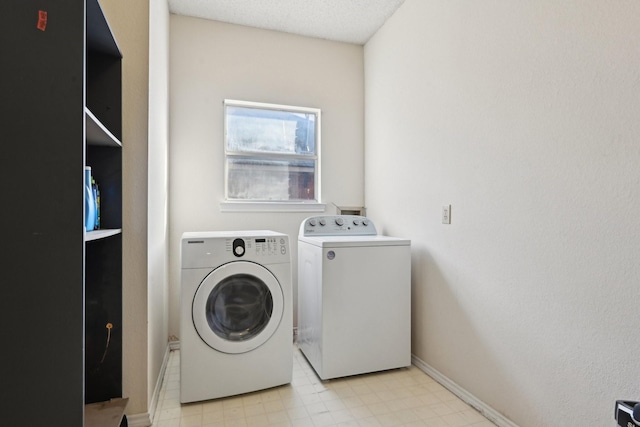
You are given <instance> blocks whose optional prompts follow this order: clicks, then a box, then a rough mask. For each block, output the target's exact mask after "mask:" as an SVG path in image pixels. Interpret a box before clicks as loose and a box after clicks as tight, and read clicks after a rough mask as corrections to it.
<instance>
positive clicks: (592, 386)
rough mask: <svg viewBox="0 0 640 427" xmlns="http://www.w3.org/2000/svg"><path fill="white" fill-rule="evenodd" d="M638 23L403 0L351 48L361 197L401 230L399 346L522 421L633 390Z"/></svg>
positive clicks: (500, 5) (558, 417) (582, 417)
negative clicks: (361, 156)
mask: <svg viewBox="0 0 640 427" xmlns="http://www.w3.org/2000/svg"><path fill="white" fill-rule="evenodd" d="M638 22H640V2H638V1H636V0H616V1H613V0H588V1H575V0H574V1H564V2H558V1H552V0H527V1H518V2H504V1H503V2H499V1H493V0H491V1H482V2H472V1H462V0H453V1H451V0H447V1H445V0H434V1H424V0H406V2H405V3H404V5H403V6H402V7H401V8H400V10H399V11H398V12H397V13H396V14H395V15H394V16H393V17H392V18H391V19H390V20H389V21H387V23H386V25H385V26H384V27H383V28H382V30H381V31H379V32H378V33H377V34H376V36H374V38H373V39H372V40H371V41H370V42H369V43H368V44H367V45H366V47H365V82H366V84H365V94H366V102H365V111H366V117H365V123H366V126H365V134H366V144H365V147H366V149H365V153H366V160H365V171H366V173H365V181H366V193H365V199H366V203H367V206H368V213H369V215H370V216H371V217H372V218H373V220H374V221H376V224H377V225H378V226H380V228H382V229H383V230H384V231H385V232H387V233H389V234H394V235H400V236H407V237H410V238H411V239H412V249H413V272H412V286H413V352H414V354H415V355H416V356H417V357H418V358H419V359H421V360H422V361H423V362H425V363H426V365H428V366H430V367H432V368H433V369H435V370H437V371H438V372H439V373H441V374H443V375H444V376H445V377H446V378H448V379H449V380H450V381H452V383H454V384H457V385H458V386H460V387H461V389H464V390H466V391H467V392H469V393H470V394H471V395H472V396H475V397H476V398H477V399H479V400H480V401H482V402H484V403H485V404H487V405H488V406H490V407H492V408H494V409H495V410H496V411H497V412H498V413H501V414H503V415H504V416H505V417H506V418H508V419H510V420H512V421H513V422H515V423H516V424H517V425H519V426H521V427H544V426H554V427H557V426H568V425H572V426H573V425H585V426H586V425H594V426H595V425H613V424H614V423H615V422H614V420H613V408H614V401H615V399H619V398H634V399H636V400H637V399H638V397H639V396H638V378H640V365H639V364H638V356H637V354H638V351H637V349H638V347H637V342H638V341H639V338H640V329H638V308H637V298H638V278H639V277H640V263H638V260H639V259H640V244H639V242H638V236H640V221H639V220H638V218H639V217H640V148H639V147H640V144H639V141H640V120H638V118H639V117H640V55H639V53H638V52H639V51H638V48H639V46H640V26H638ZM447 204H451V205H452V215H451V218H452V223H451V225H443V224H442V223H441V217H440V215H441V207H442V205H447ZM503 425H506V424H503Z"/></svg>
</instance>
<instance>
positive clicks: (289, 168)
mask: <svg viewBox="0 0 640 427" xmlns="http://www.w3.org/2000/svg"><path fill="white" fill-rule="evenodd" d="M224 111H225V186H226V190H225V191H226V193H225V198H226V200H227V201H232V202H233V201H251V202H316V203H317V202H319V201H320V183H319V169H320V168H319V163H320V157H319V155H318V153H319V152H320V150H319V148H320V110H319V109H315V108H303V107H290V106H285V105H273V104H260V103H255V102H244V101H231V100H225V102H224Z"/></svg>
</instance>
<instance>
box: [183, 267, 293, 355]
mask: <svg viewBox="0 0 640 427" xmlns="http://www.w3.org/2000/svg"><path fill="white" fill-rule="evenodd" d="M283 301H284V300H283V295H282V290H281V288H280V284H279V283H278V281H277V279H276V278H275V277H274V276H273V274H271V272H270V271H269V270H267V269H266V268H264V267H262V266H260V265H258V264H255V263H251V262H244V261H240V262H232V263H229V264H225V265H223V266H221V267H219V268H217V269H216V270H214V271H213V272H211V273H210V274H209V275H208V276H207V277H206V278H205V279H204V280H203V281H202V283H201V284H200V286H199V287H198V290H197V291H196V294H195V297H194V300H193V313H192V314H193V323H194V325H195V327H196V330H197V331H198V334H199V335H200V337H201V338H202V340H203V341H204V342H205V343H207V345H209V346H210V347H212V348H214V349H216V350H218V351H221V352H224V353H244V352H247V351H251V350H253V349H254V348H256V347H258V346H260V345H262V344H263V343H265V342H266V341H267V340H268V339H269V338H270V337H271V336H272V335H273V333H274V332H275V331H276V329H277V327H278V325H279V324H280V320H281V319H282V313H283V305H284V302H283Z"/></svg>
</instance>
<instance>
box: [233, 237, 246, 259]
mask: <svg viewBox="0 0 640 427" xmlns="http://www.w3.org/2000/svg"><path fill="white" fill-rule="evenodd" d="M244 252H245V247H244V240H242V239H235V240H234V241H233V254H234V255H235V256H237V257H241V256H242V255H244Z"/></svg>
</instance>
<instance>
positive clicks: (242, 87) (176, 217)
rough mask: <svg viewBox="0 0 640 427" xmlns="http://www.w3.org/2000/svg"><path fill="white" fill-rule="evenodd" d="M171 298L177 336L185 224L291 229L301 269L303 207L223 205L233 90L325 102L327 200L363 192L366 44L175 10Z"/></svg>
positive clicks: (245, 96) (290, 101) (354, 199)
mask: <svg viewBox="0 0 640 427" xmlns="http://www.w3.org/2000/svg"><path fill="white" fill-rule="evenodd" d="M170 38H171V45H170V51H171V53H170V99H171V102H170V117H171V119H170V147H169V151H170V157H169V158H170V161H169V171H170V172H169V174H170V185H169V188H170V190H169V194H170V201H169V206H170V213H169V220H170V240H169V241H170V295H169V301H170V307H169V313H170V315H169V319H170V323H169V332H170V333H171V334H173V335H176V336H178V335H179V300H180V293H179V289H180V286H179V273H180V263H179V260H180V258H179V254H180V252H179V249H180V237H181V235H182V233H183V232H185V231H203V230H250V229H271V230H275V231H280V232H283V233H286V234H288V235H289V236H290V241H291V254H292V256H293V262H292V264H293V270H294V301H295V300H296V299H295V295H296V293H295V290H296V286H295V277H296V274H295V273H296V269H297V257H296V255H297V236H298V228H299V226H300V223H301V222H302V220H303V219H304V218H305V217H306V216H308V215H311V214H309V213H304V212H278V213H272V212H271V213H269V212H252V213H232V212H224V213H223V212H221V211H220V202H221V201H223V199H224V172H223V171H224V160H223V109H222V102H223V100H224V99H225V98H228V99H237V100H244V101H257V102H268V103H275V104H284V105H296V106H304V107H315V108H320V109H322V152H321V155H322V171H321V174H322V202H324V203H326V204H327V211H328V212H330V213H334V212H335V208H334V206H333V205H332V203H336V204H338V205H341V206H344V205H347V206H352V205H354V206H361V205H362V204H363V201H364V200H363V199H364V183H363V179H364V170H363V164H364V160H363V144H364V134H363V129H364V123H363V118H364V111H363V106H364V93H363V90H364V83H363V75H364V69H363V47H362V46H357V45H352V44H345V43H336V42H330V41H325V40H319V39H313V38H308V37H301V36H294V35H290V34H285V33H278V32H274V31H266V30H259V29H255V28H248V27H242V26H238V25H231V24H223V23H220V22H214V21H207V20H203V19H197V18H190V17H184V16H178V15H172V16H171V37H170ZM316 214H317V213H316Z"/></svg>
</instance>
